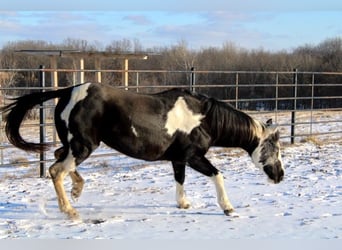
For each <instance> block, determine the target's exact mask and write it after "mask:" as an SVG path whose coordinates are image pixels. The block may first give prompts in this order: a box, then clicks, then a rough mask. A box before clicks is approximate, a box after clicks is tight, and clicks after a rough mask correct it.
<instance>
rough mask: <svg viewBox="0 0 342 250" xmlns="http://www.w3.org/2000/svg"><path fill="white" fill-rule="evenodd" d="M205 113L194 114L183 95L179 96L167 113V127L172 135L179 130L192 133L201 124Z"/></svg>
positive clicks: (168, 132)
mask: <svg viewBox="0 0 342 250" xmlns="http://www.w3.org/2000/svg"><path fill="white" fill-rule="evenodd" d="M203 117H204V115H202V114H194V113H193V112H192V110H190V109H189V108H188V105H187V104H186V102H185V100H184V98H183V97H179V98H178V99H177V101H176V102H175V104H174V106H173V108H172V109H171V110H170V111H169V112H168V113H167V119H166V123H165V129H166V130H167V134H168V135H170V136H172V135H173V134H174V133H175V132H176V131H177V130H179V131H181V132H184V133H186V134H190V133H191V131H192V130H193V129H194V128H196V127H198V126H199V125H200V124H201V120H202V119H203Z"/></svg>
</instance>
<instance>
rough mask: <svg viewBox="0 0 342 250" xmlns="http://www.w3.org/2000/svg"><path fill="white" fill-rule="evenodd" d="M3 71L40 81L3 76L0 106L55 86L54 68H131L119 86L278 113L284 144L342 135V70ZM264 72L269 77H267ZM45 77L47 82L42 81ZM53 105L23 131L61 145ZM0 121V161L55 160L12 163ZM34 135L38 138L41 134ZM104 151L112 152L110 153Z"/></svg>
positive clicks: (258, 112)
mask: <svg viewBox="0 0 342 250" xmlns="http://www.w3.org/2000/svg"><path fill="white" fill-rule="evenodd" d="M2 72H4V73H25V72H35V73H37V74H38V73H39V74H41V80H39V81H38V82H36V83H35V86H26V87H22V86H19V87H13V86H11V84H13V82H11V83H8V82H6V79H1V78H0V80H1V81H0V83H1V86H0V91H1V92H0V93H1V94H0V100H1V104H0V105H1V106H2V105H4V103H5V102H6V100H5V98H2V97H4V96H13V95H16V96H17V95H22V94H23V93H27V92H28V91H47V90H51V89H56V87H53V84H52V82H51V84H47V83H49V80H48V77H49V74H50V73H51V74H52V73H53V72H58V73H68V74H77V73H80V72H83V73H97V72H101V73H108V74H118V78H121V77H120V76H119V75H120V74H123V73H127V72H128V74H129V80H130V81H129V85H128V86H122V85H118V86H116V87H118V88H125V89H128V91H136V92H157V91H160V90H163V89H169V88H174V87H182V88H188V89H190V90H191V91H194V92H199V93H204V94H208V95H210V96H214V97H216V98H219V99H222V100H224V101H226V102H230V103H231V104H233V105H234V106H236V107H237V108H240V109H243V110H245V111H246V112H248V113H250V114H251V115H252V116H256V117H257V118H259V119H263V120H266V117H267V118H268V117H271V118H275V121H276V122H277V123H278V125H279V127H280V129H281V132H282V133H281V134H282V137H281V140H282V141H283V142H285V143H286V142H290V143H295V142H300V141H301V140H305V138H308V137H317V138H321V137H322V138H324V140H326V138H328V140H341V139H342V126H341V125H342V72H300V71H297V70H295V71H269V72H266V71H265V72H264V71H263V72H260V71H203V70H195V69H194V68H193V69H192V70H190V71H178V70H177V71H168V70H128V71H124V70H98V69H96V70H93V69H90V70H77V69H48V68H41V69H0V73H2ZM46 73H48V74H46ZM45 74H46V75H47V76H46V75H45ZM145 75H148V76H149V77H150V78H151V76H152V78H157V79H163V80H164V81H161V82H160V84H150V83H149V82H148V79H149V77H146V76H145ZM160 75H163V77H160ZM0 76H1V75H0ZM264 77H267V78H265V79H264ZM169 78H170V79H169ZM252 78H253V79H252ZM73 79H75V77H73ZM121 79H122V78H121ZM173 79H176V81H174V82H173V81H172V80H173ZM179 79H181V80H179ZM270 79H271V80H270ZM51 81H52V80H51ZM43 82H44V84H43V85H40V86H39V84H41V83H43ZM73 84H75V82H74V83H73ZM285 92H286V93H285ZM13 93H14V94H13ZM251 93H255V95H256V96H257V97H256V98H251V97H250V94H251ZM326 93H333V95H328V94H326ZM54 107H55V103H54V102H49V103H47V104H45V105H44V106H41V107H40V109H35V111H34V112H33V113H32V114H31V118H32V119H31V120H29V122H25V124H24V125H23V128H24V130H32V129H36V131H37V133H39V132H38V130H40V140H45V141H46V142H48V143H49V144H51V145H57V144H58V138H57V137H56V135H55V131H54V124H53V122H52V121H51V120H50V119H51V116H52V113H53V109H54ZM38 113H40V115H38ZM45 116H46V117H45ZM38 117H40V118H41V121H40V122H39V123H38V122H37V120H36V118H38ZM0 123H1V124H0V125H1V126H0V158H1V159H0V160H1V162H0V166H9V165H15V164H24V163H25V164H27V163H28V164H37V163H38V162H39V164H40V165H41V169H42V168H44V164H45V163H46V162H50V161H52V159H53V157H52V155H49V156H46V155H45V154H44V155H40V156H39V157H38V158H37V159H38V160H31V161H29V162H25V161H24V160H23V161H20V160H19V161H17V162H13V161H12V162H11V160H10V159H9V157H8V154H9V153H8V152H12V151H13V150H14V148H13V147H12V146H11V145H10V144H8V142H7V140H6V138H5V136H4V131H3V129H4V123H3V121H2V117H0ZM25 128H26V129H25ZM317 128H318V130H317ZM46 130H49V132H48V135H47V134H46V133H45V132H44V131H46ZM23 133H25V132H23ZM24 137H25V136H24ZM36 137H37V139H38V134H37V135H36ZM31 140H32V139H31ZM322 140H323V139H322ZM114 154H117V153H114ZM102 155H103V154H102ZM105 155H108V153H106V154H105ZM98 156H101V155H93V157H98ZM41 172H42V171H41Z"/></svg>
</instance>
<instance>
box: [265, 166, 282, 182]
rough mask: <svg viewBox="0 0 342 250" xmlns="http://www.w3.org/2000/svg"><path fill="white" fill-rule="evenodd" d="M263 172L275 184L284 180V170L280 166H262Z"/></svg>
mask: <svg viewBox="0 0 342 250" xmlns="http://www.w3.org/2000/svg"><path fill="white" fill-rule="evenodd" d="M264 172H265V173H266V175H267V176H268V177H269V178H270V179H271V180H272V181H274V183H275V184H277V183H279V182H281V181H282V180H283V179H284V169H283V168H282V166H281V164H275V165H274V166H271V165H266V166H264Z"/></svg>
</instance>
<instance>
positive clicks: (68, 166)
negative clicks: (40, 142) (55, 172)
mask: <svg viewBox="0 0 342 250" xmlns="http://www.w3.org/2000/svg"><path fill="white" fill-rule="evenodd" d="M63 167H64V170H65V171H67V172H68V173H69V172H72V171H75V170H76V162H75V157H74V156H73V155H72V152H71V149H70V150H69V154H68V156H67V158H65V160H64V161H63Z"/></svg>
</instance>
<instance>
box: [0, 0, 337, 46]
mask: <svg viewBox="0 0 342 250" xmlns="http://www.w3.org/2000/svg"><path fill="white" fill-rule="evenodd" d="M1 5H2V6H1V9H0V47H2V46H3V45H5V44H6V43H7V42H9V41H19V40H44V41H47V42H52V43H60V42H62V41H63V40H64V39H66V38H75V39H85V40H88V41H89V42H95V41H96V42H98V43H99V44H102V45H103V46H106V45H108V44H109V43H110V42H111V41H113V40H120V39H124V38H126V39H138V40H139V41H140V43H141V44H142V45H143V47H144V48H151V47H159V46H170V45H174V44H176V43H177V42H179V41H181V40H185V41H187V44H188V46H189V47H190V48H193V49H199V48H202V47H209V46H222V45H223V44H224V43H226V42H232V43H234V44H235V45H237V46H240V47H243V48H247V49H255V48H256V49H259V48H263V49H265V50H271V51H278V50H283V49H285V50H291V49H293V48H295V47H297V46H300V45H304V44H311V45H315V44H318V43H320V42H322V41H323V40H325V39H327V38H335V37H342V1H341V0H325V1H315V0H282V1H280V0H231V1H230V0H206V1H204V0H203V1H202V0H197V1H195V0H191V1H189V0H188V1H186V0H172V1H165V0H163V1H161V0H143V1H142V0H135V1H134V0H126V1H120V2H118V1H108V0H96V1H87V0H68V1H66V0H59V1H40V0H31V1H28V0H26V1H25V0H21V1H20V0H10V1H6V2H5V3H2V4H1Z"/></svg>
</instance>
